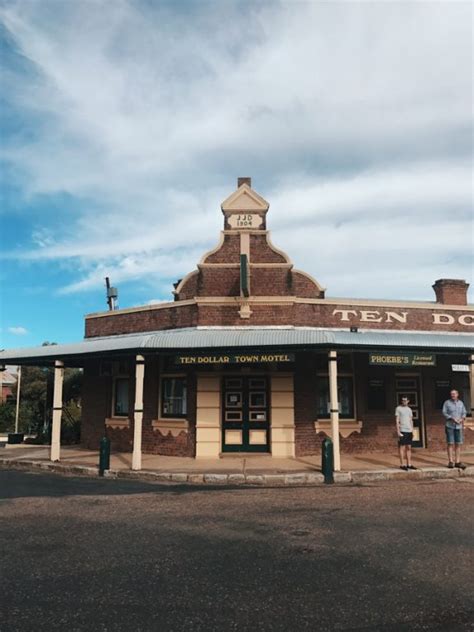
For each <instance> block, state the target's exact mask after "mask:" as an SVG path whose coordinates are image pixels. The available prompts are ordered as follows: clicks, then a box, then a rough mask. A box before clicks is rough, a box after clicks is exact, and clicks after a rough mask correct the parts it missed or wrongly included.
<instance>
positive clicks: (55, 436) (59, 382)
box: [50, 360, 64, 461]
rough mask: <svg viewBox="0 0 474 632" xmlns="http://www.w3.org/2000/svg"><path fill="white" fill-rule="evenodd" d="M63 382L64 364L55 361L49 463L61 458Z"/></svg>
mask: <svg viewBox="0 0 474 632" xmlns="http://www.w3.org/2000/svg"><path fill="white" fill-rule="evenodd" d="M63 380H64V363H63V362H61V361H60V360H56V361H55V363H54V393H53V425H52V428H51V452H50V459H51V461H59V459H60V456H61V454H60V453H61V417H62V412H63Z"/></svg>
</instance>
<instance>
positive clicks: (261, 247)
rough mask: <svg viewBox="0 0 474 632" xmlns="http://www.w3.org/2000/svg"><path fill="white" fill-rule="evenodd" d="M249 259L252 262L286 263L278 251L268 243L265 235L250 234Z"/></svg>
mask: <svg viewBox="0 0 474 632" xmlns="http://www.w3.org/2000/svg"><path fill="white" fill-rule="evenodd" d="M250 261H251V262H252V263H286V262H287V260H286V259H285V257H284V256H283V255H281V254H280V253H279V252H275V251H274V250H273V249H272V248H271V246H270V245H269V244H268V241H267V235H265V234H263V235H255V234H253V235H250Z"/></svg>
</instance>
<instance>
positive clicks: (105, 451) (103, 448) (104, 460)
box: [99, 436, 110, 476]
mask: <svg viewBox="0 0 474 632" xmlns="http://www.w3.org/2000/svg"><path fill="white" fill-rule="evenodd" d="M105 470H110V439H109V438H108V437H105V436H104V437H102V439H101V440H100V444H99V476H104V472H105Z"/></svg>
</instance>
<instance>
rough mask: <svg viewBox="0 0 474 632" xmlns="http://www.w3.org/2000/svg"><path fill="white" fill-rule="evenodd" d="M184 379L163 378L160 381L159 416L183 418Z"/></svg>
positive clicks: (184, 401) (185, 409) (184, 403)
mask: <svg viewBox="0 0 474 632" xmlns="http://www.w3.org/2000/svg"><path fill="white" fill-rule="evenodd" d="M186 412H187V408H186V378H185V377H164V378H162V380H161V416H162V417H185V416H186Z"/></svg>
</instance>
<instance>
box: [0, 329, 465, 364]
mask: <svg viewBox="0 0 474 632" xmlns="http://www.w3.org/2000/svg"><path fill="white" fill-rule="evenodd" d="M318 347H321V348H345V349H354V350H360V351H363V350H367V351H370V350H374V349H375V348H377V349H380V350H383V349H391V350H392V351H393V350H395V349H404V350H410V349H412V350H417V349H419V350H424V351H426V350H427V349H431V350H433V351H435V352H451V353H456V352H458V353H462V352H471V353H472V352H473V351H474V334H465V333H442V332H440V333H437V332H429V333H422V332H420V333H418V332H417V333H414V332H404V331H374V330H370V331H369V330H365V331H364V330H363V331H361V330H359V331H357V332H350V331H348V330H339V329H319V328H311V327H227V328H226V327H207V328H206V327H193V328H186V329H172V330H164V331H150V332H142V333H136V334H123V335H115V336H104V337H97V338H85V339H84V340H82V341H80V342H73V343H67V344H58V345H48V346H39V347H30V348H23V349H7V350H3V351H0V364H32V365H48V364H52V363H53V362H54V360H68V359H70V360H76V363H77V361H79V360H81V359H83V358H86V357H94V356H113V355H124V354H125V353H126V354H127V355H130V354H131V353H142V354H146V353H153V352H155V353H156V352H160V351H161V352H163V353H170V352H173V351H175V352H176V351H191V352H193V351H194V352H198V351H205V350H211V349H212V350H226V349H237V348H239V349H248V350H251V349H263V348H264V349H266V350H269V349H283V348H285V349H286V350H289V349H290V348H291V349H294V350H298V349H300V350H303V349H307V350H311V349H315V348H318Z"/></svg>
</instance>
